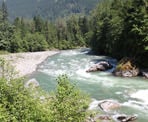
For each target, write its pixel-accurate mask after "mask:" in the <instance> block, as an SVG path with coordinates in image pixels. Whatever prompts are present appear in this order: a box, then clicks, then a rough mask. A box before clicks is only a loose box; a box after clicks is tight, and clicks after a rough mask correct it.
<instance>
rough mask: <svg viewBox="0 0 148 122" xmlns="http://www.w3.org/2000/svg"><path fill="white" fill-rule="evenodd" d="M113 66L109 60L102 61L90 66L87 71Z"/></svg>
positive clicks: (104, 69)
mask: <svg viewBox="0 0 148 122" xmlns="http://www.w3.org/2000/svg"><path fill="white" fill-rule="evenodd" d="M112 67H113V66H112V65H111V64H110V63H109V62H107V61H100V62H99V63H97V64H95V65H93V66H92V67H90V68H89V69H88V70H86V72H95V71H106V70H108V69H111V68H112Z"/></svg>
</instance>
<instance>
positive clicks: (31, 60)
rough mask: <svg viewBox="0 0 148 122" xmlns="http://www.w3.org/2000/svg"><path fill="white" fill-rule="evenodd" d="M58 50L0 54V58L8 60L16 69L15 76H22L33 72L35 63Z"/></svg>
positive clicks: (37, 63) (40, 61) (35, 66)
mask: <svg viewBox="0 0 148 122" xmlns="http://www.w3.org/2000/svg"><path fill="white" fill-rule="evenodd" d="M58 52H59V51H43V52H26V53H13V54H7V55H0V57H1V58H4V59H5V60H7V61H9V62H10V64H12V66H14V67H15V70H16V71H17V76H19V77H22V76H26V75H28V74H31V73H32V72H34V71H35V70H36V68H37V65H39V64H40V63H42V62H43V61H44V60H45V59H46V58H47V57H49V56H52V55H55V54H57V53H58Z"/></svg>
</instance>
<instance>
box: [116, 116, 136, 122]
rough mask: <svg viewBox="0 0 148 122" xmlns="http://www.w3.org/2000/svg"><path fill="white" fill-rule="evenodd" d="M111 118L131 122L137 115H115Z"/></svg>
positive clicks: (121, 121) (120, 121)
mask: <svg viewBox="0 0 148 122" xmlns="http://www.w3.org/2000/svg"><path fill="white" fill-rule="evenodd" d="M113 119H114V120H115V121H118V122H133V121H135V120H136V119H137V116H135V115H133V116H131V115H115V116H113Z"/></svg>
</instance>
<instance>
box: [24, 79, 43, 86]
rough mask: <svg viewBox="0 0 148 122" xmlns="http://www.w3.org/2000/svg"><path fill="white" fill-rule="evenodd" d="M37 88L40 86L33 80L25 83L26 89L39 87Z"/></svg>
mask: <svg viewBox="0 0 148 122" xmlns="http://www.w3.org/2000/svg"><path fill="white" fill-rule="evenodd" d="M39 86H40V84H39V82H38V81H37V80H36V79H34V78H33V79H30V80H29V81H27V82H26V83H25V87H26V88H29V87H32V88H36V87H39Z"/></svg>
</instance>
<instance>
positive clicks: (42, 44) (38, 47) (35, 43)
mask: <svg viewBox="0 0 148 122" xmlns="http://www.w3.org/2000/svg"><path fill="white" fill-rule="evenodd" d="M25 41H26V42H27V46H28V49H27V50H28V51H30V52H33V51H43V50H46V49H47V48H48V44H47V42H46V40H45V38H44V36H43V35H40V34H39V33H34V34H27V35H26V37H25Z"/></svg>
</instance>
